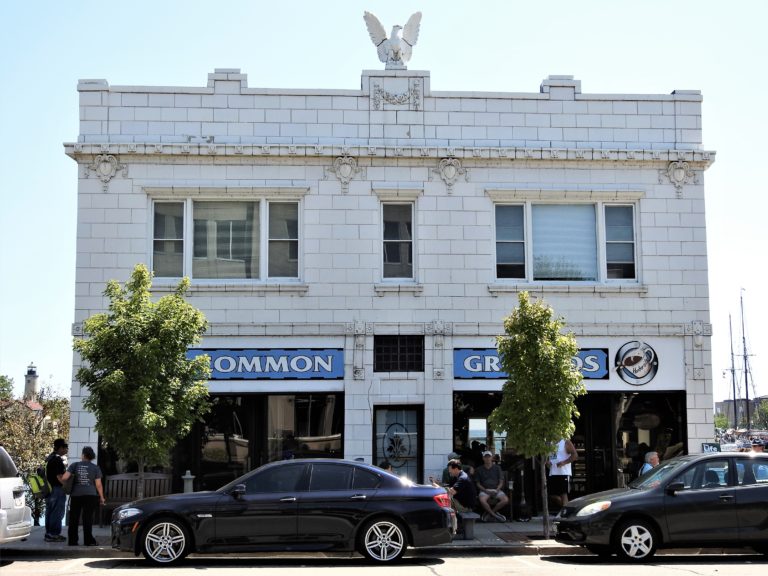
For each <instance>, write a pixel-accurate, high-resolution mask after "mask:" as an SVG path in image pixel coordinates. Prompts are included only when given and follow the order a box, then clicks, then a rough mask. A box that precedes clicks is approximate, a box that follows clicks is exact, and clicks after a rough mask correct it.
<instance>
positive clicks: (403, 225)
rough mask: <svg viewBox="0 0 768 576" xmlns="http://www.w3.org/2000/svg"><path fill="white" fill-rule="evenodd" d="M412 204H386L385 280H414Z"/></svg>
mask: <svg viewBox="0 0 768 576" xmlns="http://www.w3.org/2000/svg"><path fill="white" fill-rule="evenodd" d="M412 210H413V206H412V205H411V204H384V205H383V225H384V246H383V252H384V278H413V241H412V238H413V229H412V222H411V218H412Z"/></svg>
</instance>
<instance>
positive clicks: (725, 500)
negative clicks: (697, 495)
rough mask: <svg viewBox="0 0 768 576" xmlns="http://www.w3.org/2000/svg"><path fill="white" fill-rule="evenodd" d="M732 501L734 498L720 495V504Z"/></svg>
mask: <svg viewBox="0 0 768 576" xmlns="http://www.w3.org/2000/svg"><path fill="white" fill-rule="evenodd" d="M731 500H733V496H730V495H728V494H721V495H720V502H730V501H731Z"/></svg>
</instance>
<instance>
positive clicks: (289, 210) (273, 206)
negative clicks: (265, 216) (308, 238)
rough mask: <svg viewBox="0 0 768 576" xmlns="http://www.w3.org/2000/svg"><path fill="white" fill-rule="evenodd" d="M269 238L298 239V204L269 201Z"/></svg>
mask: <svg viewBox="0 0 768 576" xmlns="http://www.w3.org/2000/svg"><path fill="white" fill-rule="evenodd" d="M269 239H270V240H298V239H299V205H298V204H296V203H295V202H292V203H286V204H284V203H278V202H270V203H269Z"/></svg>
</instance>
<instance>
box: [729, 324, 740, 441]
mask: <svg viewBox="0 0 768 576" xmlns="http://www.w3.org/2000/svg"><path fill="white" fill-rule="evenodd" d="M728 334H729V335H730V337H731V385H732V386H733V429H734V430H738V429H739V404H738V401H737V400H736V363H735V360H734V355H733V324H732V323H731V315H730V314H728Z"/></svg>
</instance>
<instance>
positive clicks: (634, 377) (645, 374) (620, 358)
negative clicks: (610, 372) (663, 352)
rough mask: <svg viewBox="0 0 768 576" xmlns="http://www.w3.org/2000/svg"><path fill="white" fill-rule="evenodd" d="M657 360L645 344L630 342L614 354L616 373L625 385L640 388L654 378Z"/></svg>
mask: <svg viewBox="0 0 768 576" xmlns="http://www.w3.org/2000/svg"><path fill="white" fill-rule="evenodd" d="M658 370H659V358H658V356H657V355H656V351H655V350H654V349H653V348H652V347H651V345H650V344H648V343H647V342H643V341H642V340H632V341H631V342H627V343H626V344H624V345H623V346H622V347H621V348H619V351H618V352H616V372H617V373H618V375H619V377H620V378H621V379H622V380H624V382H626V383H627V384H631V385H633V386H642V385H643V384H647V383H648V382H650V381H651V380H653V378H654V377H655V376H656V372H658Z"/></svg>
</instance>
